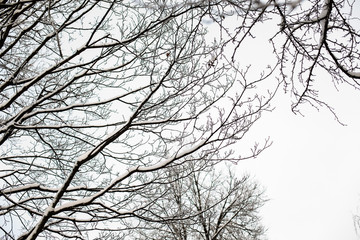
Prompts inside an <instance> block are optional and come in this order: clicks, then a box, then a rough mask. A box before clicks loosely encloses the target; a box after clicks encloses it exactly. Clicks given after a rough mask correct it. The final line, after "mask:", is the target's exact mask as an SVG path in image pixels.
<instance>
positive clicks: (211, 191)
mask: <svg viewBox="0 0 360 240" xmlns="http://www.w3.org/2000/svg"><path fill="white" fill-rule="evenodd" d="M191 170H192V171H191ZM227 170H228V172H227V173H225V174H224V173H222V172H220V171H219V170H218V168H217V169H214V168H212V169H206V170H202V171H194V168H193V167H192V166H189V165H188V167H187V172H188V173H189V174H190V175H189V176H188V175H184V172H185V171H184V170H183V169H180V170H179V169H177V168H173V169H169V171H168V181H169V186H168V185H162V186H163V188H164V190H163V191H161V190H159V189H158V190H157V191H158V192H161V194H160V195H158V196H157V200H156V201H154V202H156V204H154V205H152V207H151V208H149V209H147V211H146V213H145V214H143V215H142V219H143V220H144V221H143V222H141V223H140V224H138V225H136V227H135V228H134V230H133V231H132V232H131V234H130V235H131V238H130V239H173V240H185V239H204V240H210V239H211V240H216V239H226V240H231V239H234V240H235V239H236V240H238V239H262V237H263V236H264V227H263V226H262V225H261V224H260V217H259V216H258V214H259V213H258V209H259V208H260V207H261V206H262V205H263V204H264V202H265V200H264V198H263V191H262V190H261V188H260V187H259V186H258V185H257V184H256V183H254V182H252V181H251V179H250V178H249V176H248V175H245V176H243V177H241V178H236V177H235V176H234V173H233V172H232V171H231V170H230V169H227Z"/></svg>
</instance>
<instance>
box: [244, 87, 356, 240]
mask: <svg viewBox="0 0 360 240" xmlns="http://www.w3.org/2000/svg"><path fill="white" fill-rule="evenodd" d="M326 90H328V91H326V94H324V95H325V96H327V99H328V101H329V102H330V103H331V104H332V106H333V107H335V110H336V112H337V113H338V115H339V117H340V119H341V120H342V121H343V122H344V123H346V124H347V126H342V125H340V124H339V123H338V122H336V121H335V120H334V117H333V116H332V115H331V114H330V113H329V112H328V111H326V110H325V109H322V110H321V111H320V112H317V111H316V110H314V109H312V108H310V107H307V106H303V110H304V114H305V116H304V117H302V116H300V115H294V114H293V113H292V112H291V111H290V100H289V99H288V98H287V97H286V96H284V94H280V95H278V98H277V99H276V102H275V104H274V105H276V109H275V110H274V111H273V112H272V113H269V114H266V115H264V116H263V117H262V119H260V120H259V122H257V124H256V125H255V126H254V127H253V128H252V129H251V131H250V133H249V134H250V135H251V138H252V139H254V140H256V139H258V140H261V139H262V138H264V137H267V136H271V139H272V140H273V145H272V146H271V147H270V148H269V149H267V150H266V151H265V152H263V153H262V154H261V155H260V156H259V157H258V158H256V159H254V160H249V161H243V162H241V163H240V164H239V165H238V166H237V169H238V172H239V173H241V172H250V173H251V174H252V176H254V179H256V180H258V181H259V182H260V183H261V184H262V185H263V186H264V187H265V188H266V194H267V196H268V198H269V199H270V201H269V202H268V203H267V204H266V205H265V206H264V207H263V209H262V212H261V215H262V216H263V222H264V224H265V225H266V227H267V228H268V232H267V236H268V238H269V240H288V239H291V240H300V239H301V240H303V239H306V240H322V239H326V240H339V239H347V240H356V239H360V237H359V236H357V235H356V232H355V227H354V223H353V216H354V214H356V213H360V174H359V170H360V160H359V155H360V147H359V144H360V142H359V133H360V107H359V105H358V104H359V103H360V93H359V92H356V91H354V90H353V89H351V88H350V87H345V86H343V87H340V89H339V92H336V91H335V90H334V89H333V88H330V87H329V88H327V89H326Z"/></svg>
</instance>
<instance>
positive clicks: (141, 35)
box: [0, 0, 359, 239]
mask: <svg viewBox="0 0 360 240" xmlns="http://www.w3.org/2000/svg"><path fill="white" fill-rule="evenodd" d="M353 4H354V3H348V2H346V1H336V2H335V1H332V0H326V1H309V3H304V4H302V6H300V7H297V6H298V5H299V1H293V2H287V1H285V3H281V4H278V3H277V2H276V1H273V0H270V1H268V2H265V3H263V2H261V1H241V0H239V1H238V0H236V1H230V0H229V1H200V0H199V1H181V2H179V1H169V2H167V1H137V0H133V1H131V0H130V1H120V0H102V1H98V0H85V1H66V0H43V1H41V0H40V1H39V0H38V1H31V0H29V1H28V0H26V1H25V0H18V1H15V0H14V1H10V0H9V1H6V0H5V1H1V2H0V19H1V23H0V24H1V29H0V31H1V32H0V33H1V34H0V146H1V147H0V162H1V166H0V167H1V195H0V227H1V228H0V231H1V234H3V235H4V236H5V238H9V239H12V238H19V239H36V238H37V237H44V238H49V239H51V238H61V237H63V238H66V239H70V238H75V239H87V238H90V237H92V236H95V235H96V234H98V233H99V232H100V233H102V234H105V233H108V234H112V233H113V232H115V231H119V230H122V229H124V228H125V229H128V228H129V227H131V226H128V225H126V224H127V222H126V219H128V218H131V219H133V221H136V219H141V218H142V216H141V214H145V213H146V211H145V210H146V209H150V208H151V207H152V205H153V204H156V203H157V201H152V202H148V201H147V199H146V196H147V193H151V192H152V191H153V190H154V189H155V188H156V187H157V184H163V183H164V182H163V181H164V177H163V176H162V175H161V173H162V172H163V171H165V169H166V168H167V167H173V166H181V165H182V164H184V163H186V162H191V161H198V160H199V159H202V161H204V162H205V163H206V164H207V165H213V164H215V163H216V162H218V161H227V160H228V161H237V160H241V159H246V158H250V157H254V156H256V155H257V154H259V153H260V152H261V151H262V150H263V149H265V148H266V147H268V146H269V142H268V141H265V142H264V144H263V145H258V144H255V146H254V148H253V149H252V152H249V154H247V155H244V153H241V152H239V151H235V150H234V148H232V145H233V144H234V143H236V142H238V141H239V140H241V139H242V138H243V136H244V135H245V134H246V133H247V132H248V130H249V129H250V127H251V126H252V124H254V122H256V120H257V119H258V118H259V117H260V115H261V113H262V112H263V111H268V110H271V108H270V107H269V103H270V101H271V99H272V97H273V96H274V94H275V92H276V89H277V87H278V86H279V84H280V83H281V82H284V83H285V87H286V89H290V90H291V91H292V92H293V93H295V96H296V97H297V98H296V105H295V106H297V103H302V102H304V101H305V100H309V101H310V102H311V103H322V102H321V101H320V100H319V99H317V96H316V94H315V93H316V92H314V89H311V88H310V87H311V83H312V81H314V79H315V76H314V74H313V73H314V70H313V69H315V68H316V67H321V68H324V69H326V70H328V72H329V74H330V75H331V77H333V80H334V82H337V81H346V82H347V83H350V84H353V85H354V86H356V87H357V86H358V83H357V81H356V79H358V78H359V73H358V70H359V69H358V65H357V64H358V60H359V58H358V53H359V49H358V48H357V43H358V39H359V31H358V30H357V29H355V28H354V27H353V26H355V23H356V22H355V21H356V20H355V19H354V18H353V17H352V15H351V13H352V6H353ZM309 6H310V7H309ZM343 11H347V13H344V12H343ZM273 17H274V18H276V19H280V20H281V22H282V23H281V24H280V26H279V32H278V33H277V34H276V33H274V34H275V37H277V36H280V35H281V36H282V37H281V38H280V40H278V41H276V40H275V38H274V39H273V42H274V47H275V51H276V52H277V53H279V55H278V56H279V61H278V62H274V63H270V66H269V68H267V69H265V70H264V72H261V73H259V76H258V78H254V77H252V78H249V77H248V75H247V71H246V69H245V70H243V69H241V68H239V62H238V61H237V60H236V59H237V56H238V51H239V47H240V46H241V45H242V43H243V40H244V39H246V38H249V37H252V30H253V28H254V26H255V25H258V24H262V23H265V22H267V21H270V22H272V21H274V20H271V18H273ZM279 17H280V18H279ZM228 19H230V21H234V19H236V20H237V21H238V22H239V24H238V25H237V26H235V27H234V26H233V25H232V26H233V27H231V26H230V25H228V24H229V22H228ZM319 30H320V31H319ZM209 31H211V33H212V34H213V35H215V38H213V37H211V38H208V37H207V36H209ZM311 31H313V32H314V36H318V33H319V32H320V33H321V34H320V36H321V38H320V39H319V38H316V37H314V38H311V40H309V38H307V36H308V35H304V36H306V37H301V33H304V32H305V33H308V34H310V32H311ZM333 34H334V36H338V35H339V34H345V36H346V39H345V40H344V41H340V42H339V41H336V40H334V38H333V37H332V36H333ZM299 35H300V36H299ZM309 36H311V34H310V35H309ZM282 40H284V44H282V45H280V47H278V46H277V44H278V43H279V42H280V43H281V41H282ZM294 49H295V51H294ZM325 50H326V51H325ZM229 51H230V52H231V53H233V55H232V56H230V55H231V54H230V55H229V54H228V53H229ZM324 52H325V54H323V53H324ZM289 61H290V62H289ZM289 63H290V64H292V65H293V66H294V68H292V69H291V70H290V75H291V77H286V73H285V70H286V67H288V66H289ZM309 64H310V65H309ZM277 69H280V71H281V73H282V76H283V79H280V80H277V79H276V78H275V80H273V79H272V78H270V76H271V75H272V73H273V72H274V71H276V70H277ZM296 72H299V75H296ZM304 74H307V76H308V77H307V78H304V77H303V76H304ZM296 76H299V79H300V81H298V82H297V83H300V87H299V86H298V85H297V84H295V83H296V81H297V78H296ZM265 80H271V81H272V82H274V83H275V84H274V85H275V87H274V89H270V90H268V89H267V88H266V84H265ZM330 109H331V108H330ZM241 154H242V155H241ZM194 171H197V170H196V169H195V170H194ZM139 221H140V220H139Z"/></svg>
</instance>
